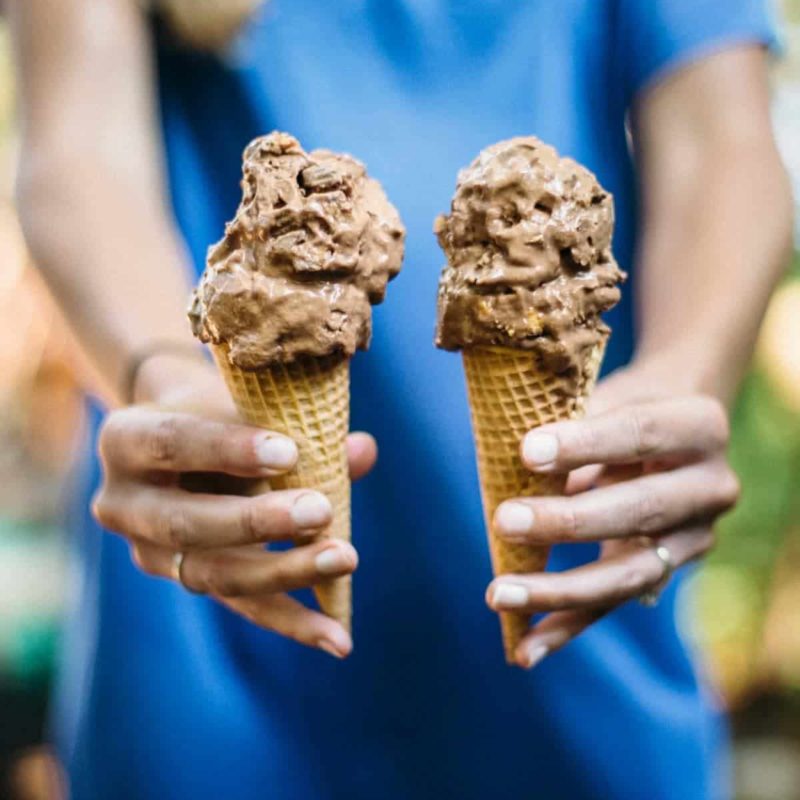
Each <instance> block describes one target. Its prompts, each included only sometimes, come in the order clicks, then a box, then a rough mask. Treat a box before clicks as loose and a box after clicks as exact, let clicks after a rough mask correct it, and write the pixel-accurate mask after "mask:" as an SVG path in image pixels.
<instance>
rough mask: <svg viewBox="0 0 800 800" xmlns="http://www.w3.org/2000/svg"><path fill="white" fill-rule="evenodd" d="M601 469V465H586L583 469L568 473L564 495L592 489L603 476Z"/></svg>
mask: <svg viewBox="0 0 800 800" xmlns="http://www.w3.org/2000/svg"><path fill="white" fill-rule="evenodd" d="M603 469H604V467H603V465H602V464H587V465H586V466H585V467H580V468H579V469H576V470H574V471H573V472H570V474H569V477H568V478H567V485H566V487H565V488H564V494H568V495H571V494H580V493H581V492H587V491H589V489H592V488H594V486H595V485H596V483H597V481H598V480H599V478H600V476H601V475H602V474H603Z"/></svg>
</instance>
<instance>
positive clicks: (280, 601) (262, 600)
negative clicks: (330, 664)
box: [222, 594, 353, 658]
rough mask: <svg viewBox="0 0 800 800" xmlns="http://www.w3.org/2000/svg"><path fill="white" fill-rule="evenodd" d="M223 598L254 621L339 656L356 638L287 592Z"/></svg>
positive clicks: (344, 652) (227, 603)
mask: <svg viewBox="0 0 800 800" xmlns="http://www.w3.org/2000/svg"><path fill="white" fill-rule="evenodd" d="M222 602H223V603H224V605H226V606H228V608H230V609H231V610H232V611H234V612H236V613H237V614H241V615H242V616H244V617H245V618H247V619H248V620H250V622H252V623H253V624H255V625H258V626H260V627H262V628H266V629H267V630H271V631H275V633H278V634H280V635H281V636H286V637H287V638H289V639H294V640H295V641H296V642H299V643H300V644H304V645H307V646H309V647H317V648H319V649H320V650H324V651H325V652H326V653H329V654H330V655H332V656H335V657H336V658H346V657H347V656H348V655H349V654H350V652H351V650H352V649H353V640H352V639H351V638H350V635H349V634H348V633H347V631H345V629H344V628H343V627H342V626H341V625H340V624H339V623H338V622H336V621H335V620H333V619H331V618H330V617H326V616H325V615H324V614H322V613H320V612H319V611H314V610H313V609H310V608H307V607H306V606H304V605H303V604H302V603H299V602H298V601H297V600H295V599H294V598H292V597H289V596H288V595H285V594H272V595H264V596H261V597H237V598H223V599H222Z"/></svg>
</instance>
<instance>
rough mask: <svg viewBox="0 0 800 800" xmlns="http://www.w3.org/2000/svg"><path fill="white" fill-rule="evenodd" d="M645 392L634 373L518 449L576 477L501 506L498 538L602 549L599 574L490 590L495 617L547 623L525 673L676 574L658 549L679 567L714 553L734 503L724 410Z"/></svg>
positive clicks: (527, 650)
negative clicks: (521, 615) (717, 533)
mask: <svg viewBox="0 0 800 800" xmlns="http://www.w3.org/2000/svg"><path fill="white" fill-rule="evenodd" d="M642 377H643V376H642ZM647 385H648V382H644V381H642V382H639V381H638V380H637V373H635V372H634V371H631V372H629V373H620V374H619V375H618V376H613V377H612V378H611V379H610V380H609V381H607V382H605V383H604V384H601V385H600V386H599V387H598V391H597V393H596V395H597V396H596V401H595V402H594V404H593V407H592V409H591V410H590V415H589V416H588V417H587V418H586V419H584V420H579V421H570V422H559V423H555V424H551V425H545V426H543V427H541V428H539V429H537V430H534V431H531V432H530V433H528V434H527V436H526V437H525V438H524V440H523V442H522V445H521V453H522V459H523V462H524V463H525V465H526V467H527V468H528V469H530V470H532V471H534V472H568V471H572V472H571V474H570V477H569V480H568V483H567V492H566V494H567V496H565V497H533V498H517V499H515V500H510V501H507V502H505V503H503V504H502V505H501V506H500V507H499V508H498V509H497V513H496V516H495V526H496V531H497V533H498V534H499V535H502V536H504V538H506V539H507V540H508V541H511V542H523V543H528V544H540V545H553V544H556V543H559V542H595V541H599V542H601V543H602V545H601V556H600V559H599V560H598V561H597V562H595V563H593V564H589V565H586V566H582V567H579V568H577V569H572V570H567V571H565V572H561V573H539V574H535V575H519V576H518V575H514V576H510V575H509V576H503V577H498V578H497V579H495V580H494V581H493V582H492V583H491V584H490V586H489V588H488V591H487V602H488V603H489V605H490V607H491V608H492V609H494V610H495V611H507V610H513V611H523V612H529V613H531V614H533V613H541V612H549V613H548V615H547V616H546V617H545V618H544V619H542V620H541V621H540V622H539V623H538V624H536V625H535V626H534V627H533V628H532V629H531V630H530V632H529V633H528V634H527V636H526V637H525V638H524V639H523V640H522V642H520V644H519V647H518V649H517V652H516V657H517V662H518V663H519V665H520V666H523V667H532V666H534V665H535V664H536V663H538V662H539V661H541V660H542V658H544V657H545V656H546V655H548V654H549V653H551V652H553V651H554V650H558V649H559V648H561V647H563V646H564V645H565V644H567V643H568V642H569V641H571V640H572V639H573V638H575V637H576V636H577V635H578V634H579V633H581V632H582V631H583V630H584V629H586V628H587V627H588V626H589V625H591V624H592V623H593V622H595V621H596V620H598V619H599V618H600V617H602V616H603V615H604V614H606V613H608V612H609V611H610V610H612V609H614V608H616V607H617V606H619V605H620V604H622V603H624V602H626V601H627V600H630V599H633V598H639V597H641V596H642V595H643V594H644V593H646V592H649V591H654V590H658V589H660V588H661V586H662V584H663V581H664V578H665V577H668V575H667V574H666V573H667V572H668V571H669V570H668V568H667V567H666V565H665V563H664V562H663V561H662V559H661V558H659V557H658V555H657V554H656V552H655V547H656V546H657V545H659V544H661V545H664V546H665V547H666V548H667V550H668V552H669V554H670V560H671V561H672V564H673V565H674V566H675V567H678V566H681V565H683V564H685V563H687V562H688V561H691V560H692V559H695V558H697V557H699V556H701V555H702V554H704V553H705V552H706V551H708V550H709V549H710V548H711V547H712V545H713V542H714V534H713V530H712V525H713V523H714V520H715V519H716V518H717V517H718V516H719V515H720V514H721V513H723V512H724V511H726V510H727V509H729V508H731V506H733V505H734V504H735V502H736V500H737V498H738V494H739V485H738V481H737V479H736V476H735V475H734V473H733V472H732V470H731V469H730V467H729V466H728V465H727V463H726V461H725V449H726V445H727V442H728V433H729V429H728V421H727V415H726V412H725V410H724V408H723V406H722V405H721V404H720V403H719V402H718V401H716V400H714V399H712V398H710V397H707V396H691V395H689V396H684V397H669V396H661V397H655V396H653V395H652V394H647V395H646V394H645V392H644V389H643V387H645V386H647ZM650 385H652V384H650ZM662 385H663V384H662ZM637 398H638V399H637ZM598 410H599V413H598ZM642 537H647V538H646V539H644V540H643V538H642Z"/></svg>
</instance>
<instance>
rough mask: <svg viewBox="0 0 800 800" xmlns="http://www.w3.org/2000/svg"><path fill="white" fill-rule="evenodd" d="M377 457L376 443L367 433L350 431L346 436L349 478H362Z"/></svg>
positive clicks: (373, 464) (355, 479)
mask: <svg viewBox="0 0 800 800" xmlns="http://www.w3.org/2000/svg"><path fill="white" fill-rule="evenodd" d="M377 458H378V445H377V444H376V443H375V439H374V438H373V437H372V436H370V435H369V434H368V433H351V434H350V435H349V436H348V437H347V460H348V461H349V463H350V479H351V480H354V481H357V480H360V479H361V478H363V477H364V476H365V475H366V474H367V473H368V472H369V471H370V470H371V469H372V468H373V467H374V466H375V461H376V459H377Z"/></svg>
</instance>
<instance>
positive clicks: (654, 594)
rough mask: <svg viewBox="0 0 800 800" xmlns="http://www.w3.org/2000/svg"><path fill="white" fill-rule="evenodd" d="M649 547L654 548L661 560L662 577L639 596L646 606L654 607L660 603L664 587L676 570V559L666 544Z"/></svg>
mask: <svg viewBox="0 0 800 800" xmlns="http://www.w3.org/2000/svg"><path fill="white" fill-rule="evenodd" d="M649 549H650V550H652V552H653V553H654V555H655V556H656V557H657V558H658V560H659V561H660V562H661V577H660V578H659V579H658V582H657V583H656V584H655V585H654V586H653V587H652V588H651V589H648V590H647V591H646V592H643V593H642V594H641V595H640V596H639V602H640V603H641V604H642V605H643V606H645V607H646V608H654V607H655V606H657V605H658V600H659V597H660V596H661V592H663V591H664V587H665V586H666V585H667V584H668V583H669V579H670V578H671V577H672V573H673V572H675V561H674V560H673V558H672V553H670V551H669V548H668V547H667V546H666V545H665V544H656V545H655V546H652V544H651V546H650V547H649Z"/></svg>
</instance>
